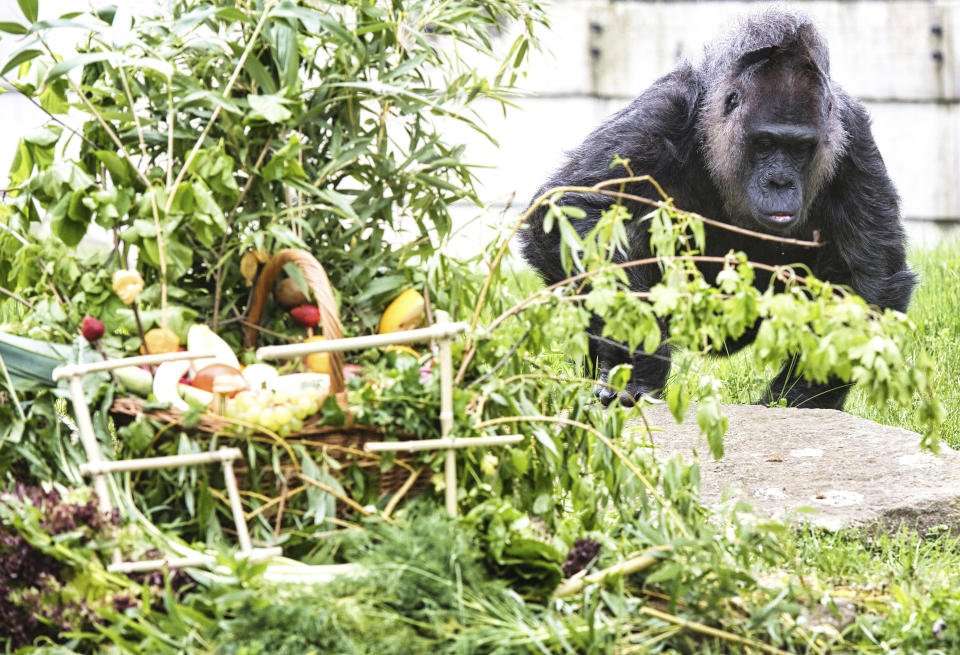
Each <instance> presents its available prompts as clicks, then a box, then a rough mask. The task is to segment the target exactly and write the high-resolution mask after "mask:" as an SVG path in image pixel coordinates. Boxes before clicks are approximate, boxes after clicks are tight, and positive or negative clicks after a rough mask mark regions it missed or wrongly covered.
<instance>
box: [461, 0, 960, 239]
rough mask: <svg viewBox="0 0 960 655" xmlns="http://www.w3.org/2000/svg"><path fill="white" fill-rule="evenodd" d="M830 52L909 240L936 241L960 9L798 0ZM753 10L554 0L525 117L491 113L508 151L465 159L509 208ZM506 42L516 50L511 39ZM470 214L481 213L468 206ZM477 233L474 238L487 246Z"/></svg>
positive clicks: (943, 220) (949, 197)
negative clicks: (864, 118)
mask: <svg viewBox="0 0 960 655" xmlns="http://www.w3.org/2000/svg"><path fill="white" fill-rule="evenodd" d="M793 6H795V7H798V8H800V9H801V10H803V11H806V12H807V13H809V14H810V15H811V16H812V17H813V18H814V19H815V20H816V21H817V22H818V24H819V25H820V27H821V29H822V31H823V32H824V34H825V36H826V37H827V39H828V42H829V44H830V48H831V59H832V63H831V73H832V76H833V78H834V80H835V81H836V82H837V83H838V84H839V85H840V86H842V87H843V88H845V89H846V90H847V91H849V92H850V93H852V94H854V95H856V96H858V97H860V98H861V99H862V100H864V102H865V103H866V105H867V107H868V109H869V110H870V112H871V115H872V117H873V129H874V135H875V137H876V139H877V142H878V145H879V147H880V150H881V152H882V153H883V156H884V160H885V161H886V164H887V167H888V169H889V171H890V174H891V177H892V178H893V180H894V182H895V183H896V185H897V188H898V190H899V192H900V195H901V197H902V200H903V216H904V219H905V222H906V225H907V230H908V234H909V235H910V237H911V239H912V240H913V241H914V242H916V243H922V244H926V245H930V244H933V243H935V242H937V241H939V240H940V239H942V238H943V235H944V234H947V233H953V232H956V231H957V223H958V222H960V189H958V185H960V113H958V112H960V109H958V103H960V64H958V54H960V3H958V2H956V1H954V0H930V1H927V2H916V1H913V0H899V1H890V2H888V1H884V0H861V1H857V2H844V1H836V0H830V1H823V0H816V1H811V2H797V3H793ZM756 7H757V3H751V2H692V1H688V2H657V1H642V2H609V1H606V0H556V2H555V5H554V7H553V9H552V10H551V14H550V15H551V20H552V23H553V27H552V29H551V30H550V31H549V32H548V33H545V34H544V45H545V48H546V49H547V50H548V51H549V52H548V53H544V54H541V55H538V56H537V57H536V58H535V61H534V65H533V68H532V70H531V72H530V75H529V77H528V79H527V80H526V81H525V84H524V87H525V90H526V94H525V97H523V98H522V99H520V100H519V102H518V104H519V106H520V109H519V110H514V111H512V112H509V113H508V114H507V117H506V118H505V119H504V118H502V117H501V116H500V115H499V113H497V112H496V111H490V112H482V113H485V114H486V116H487V117H488V121H489V127H490V130H491V132H492V133H493V134H494V136H495V137H496V138H497V139H498V140H499V141H500V143H501V146H502V147H501V148H500V149H499V150H497V149H495V148H493V147H491V146H489V145H487V144H484V143H482V142H477V143H476V144H475V145H471V147H469V148H468V150H467V153H468V155H469V156H470V157H471V159H473V160H474V161H477V162H478V163H480V164H483V165H486V166H489V168H487V169H484V170H483V171H482V173H481V178H482V180H483V182H484V187H483V188H484V194H485V197H486V198H487V199H488V201H490V202H493V203H494V205H493V207H491V210H490V211H489V212H488V215H489V216H491V220H493V218H495V217H496V216H497V215H498V214H499V212H500V211H502V207H503V202H504V199H505V198H507V197H509V196H510V194H511V193H512V192H516V194H517V195H516V197H517V200H516V201H515V207H514V212H513V213H514V214H515V213H516V210H518V209H522V208H523V206H525V205H526V203H527V202H528V201H529V200H530V196H531V194H532V193H533V192H534V191H535V190H536V188H537V187H538V186H539V184H540V183H541V182H542V181H543V180H544V179H545V178H546V176H547V174H548V172H549V171H550V170H551V169H552V168H553V167H555V166H556V165H557V163H558V161H559V158H560V157H561V155H562V152H563V151H564V150H565V149H569V148H571V147H573V146H575V145H576V144H577V143H579V141H580V140H581V139H582V138H583V136H584V135H586V134H587V133H588V132H589V131H590V130H591V129H592V128H593V127H595V126H596V125H597V124H598V123H599V122H600V121H602V120H603V118H604V117H606V116H608V115H609V114H611V113H612V112H613V111H615V110H616V109H619V108H620V107H622V106H623V105H625V104H626V103H627V102H628V101H629V100H630V99H631V98H632V97H634V96H636V95H638V94H639V93H640V92H641V91H642V90H643V89H644V88H646V87H647V86H648V85H649V84H650V83H651V82H652V81H653V80H655V79H656V78H658V77H659V76H661V75H663V74H665V73H667V72H669V71H670V70H671V69H672V68H673V67H674V66H675V65H676V64H677V62H678V61H680V60H681V59H682V58H687V59H690V60H694V61H695V60H696V59H697V58H698V57H699V56H700V53H701V51H702V47H703V44H704V43H705V42H706V41H708V40H709V39H710V38H711V37H712V36H713V35H715V34H716V33H718V32H719V31H721V30H722V29H723V27H724V26H725V25H727V24H729V23H730V22H732V21H733V20H734V19H735V17H736V16H738V15H741V14H743V13H745V12H748V11H751V10H753V9H756ZM504 42H505V43H509V41H508V40H507V39H504ZM459 213H462V215H464V216H468V215H472V214H474V213H476V212H475V210H472V209H466V208H461V209H460V212H459ZM480 237H481V233H479V232H474V233H472V238H480Z"/></svg>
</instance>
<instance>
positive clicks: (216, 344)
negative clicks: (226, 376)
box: [187, 323, 240, 371]
mask: <svg viewBox="0 0 960 655" xmlns="http://www.w3.org/2000/svg"><path fill="white" fill-rule="evenodd" d="M187 350H190V351H192V352H212V353H214V356H213V357H205V358H203V359H196V360H194V362H193V370H194V371H199V370H200V369H202V368H204V367H206V366H209V365H210V364H226V365H227V366H232V367H233V368H235V369H237V370H238V371H239V370H240V361H239V360H238V359H237V356H236V355H235V354H234V352H233V348H231V347H230V344H228V343H227V342H226V341H224V340H223V339H221V338H220V337H218V336H217V334H216V333H215V332H214V331H213V330H211V329H210V328H209V327H207V326H206V325H204V324H203V323H195V324H194V325H191V326H190V329H189V330H188V331H187Z"/></svg>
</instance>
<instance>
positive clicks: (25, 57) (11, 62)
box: [0, 49, 43, 75]
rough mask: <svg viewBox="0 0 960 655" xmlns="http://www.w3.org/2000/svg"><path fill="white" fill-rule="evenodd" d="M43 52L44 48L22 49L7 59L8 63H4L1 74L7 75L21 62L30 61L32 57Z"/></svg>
mask: <svg viewBox="0 0 960 655" xmlns="http://www.w3.org/2000/svg"><path fill="white" fill-rule="evenodd" d="M42 54H43V51H42V50H36V49H29V50H21V51H20V52H18V53H17V54H15V55H14V56H13V57H11V58H10V59H8V60H7V63H6V64H4V66H3V69H2V70H0V75H6V74H7V73H8V72H10V71H11V70H13V69H14V68H16V67H17V66H19V65H20V64H22V63H24V62H27V61H30V60H31V59H33V58H35V57H37V56H39V55H42Z"/></svg>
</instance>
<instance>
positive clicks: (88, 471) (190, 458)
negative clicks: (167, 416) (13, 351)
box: [74, 378, 243, 475]
mask: <svg viewBox="0 0 960 655" xmlns="http://www.w3.org/2000/svg"><path fill="white" fill-rule="evenodd" d="M74 379H77V378H74ZM241 457H243V453H241V452H240V449H239V448H221V449H219V450H215V451H212V452H204V453H190V454H186V455H165V456H163V457H143V458H140V459H121V460H117V461H113V462H105V461H102V460H99V459H98V460H97V461H93V458H92V457H90V454H89V453H87V459H89V460H91V461H89V462H87V463H84V464H81V465H80V472H81V473H82V474H84V475H102V474H104V473H122V472H127V471H148V470H153V469H162V468H175V467H178V466H198V465H200V464H211V463H214V462H228V461H231V462H232V461H233V460H235V459H239V458H241Z"/></svg>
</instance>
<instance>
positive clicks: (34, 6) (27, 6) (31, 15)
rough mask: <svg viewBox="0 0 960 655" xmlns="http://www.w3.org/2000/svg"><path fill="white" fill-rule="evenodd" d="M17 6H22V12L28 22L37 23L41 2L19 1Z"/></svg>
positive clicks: (33, 0) (37, 0) (32, 0)
mask: <svg viewBox="0 0 960 655" xmlns="http://www.w3.org/2000/svg"><path fill="white" fill-rule="evenodd" d="M17 4H19V5H20V11H22V12H23V15H24V16H26V17H27V20H28V21H30V22H31V23H36V22H37V11H38V9H39V7H38V5H39V0H17Z"/></svg>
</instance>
